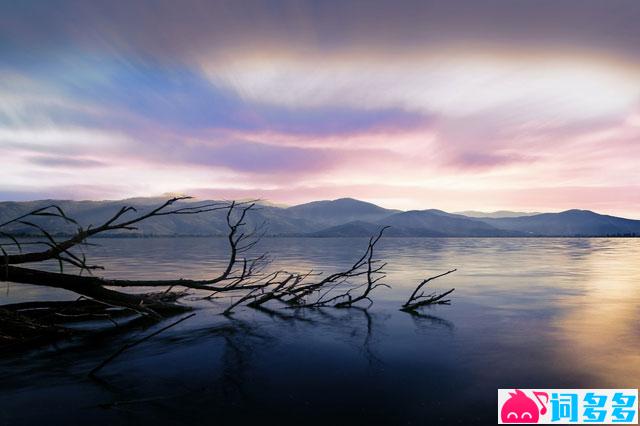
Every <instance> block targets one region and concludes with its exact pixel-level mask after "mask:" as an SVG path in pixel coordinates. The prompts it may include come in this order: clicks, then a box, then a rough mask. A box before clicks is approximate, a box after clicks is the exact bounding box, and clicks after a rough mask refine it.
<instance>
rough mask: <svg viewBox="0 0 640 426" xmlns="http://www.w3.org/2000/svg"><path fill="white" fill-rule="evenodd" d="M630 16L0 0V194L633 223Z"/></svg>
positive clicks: (542, 8) (637, 145) (636, 90)
mask: <svg viewBox="0 0 640 426" xmlns="http://www.w3.org/2000/svg"><path fill="white" fill-rule="evenodd" d="M639 23H640V2H639V1H634V0H629V1H618V0H598V1H590V0H564V1H560V0H536V1H533V0H531V1H522V0H503V1H499V0H486V1H482V2H479V1H476V0H468V1H415V2H410V1H404V2H403V1H388V2H380V1H348V2H347V1H330V0H324V1H265V2H252V1H228V2H227V1H217V2H215V1H180V2H178V1H104V2H98V1H55V0H53V1H47V2H39V1H21V2H15V1H3V0H0V158H1V159H2V163H1V164H2V166H1V169H0V170H1V175H0V176H1V179H0V200H29V199H41V198H72V199H116V198H125V197H132V196H151V195H160V194H164V193H169V192H172V193H173V192H179V193H188V194H191V195H195V196H198V197H202V198H216V199H220V198H248V197H250V198H255V197H258V198H265V199H268V200H271V201H273V202H277V203H284V204H296V203H301V202H306V201H311V200H318V199H333V198H339V197H355V198H359V199H362V200H367V201H371V202H375V203H377V204H380V205H383V206H385V207H393V208H401V209H413V208H439V209H443V210H447V211H458V210H469V209H474V210H484V211H492V210H498V209H511V210H520V211H521V210H526V211H560V210H565V209H569V208H584V209H591V210H596V211H598V212H603V213H609V214H615V215H621V216H627V217H632V218H640V24H639Z"/></svg>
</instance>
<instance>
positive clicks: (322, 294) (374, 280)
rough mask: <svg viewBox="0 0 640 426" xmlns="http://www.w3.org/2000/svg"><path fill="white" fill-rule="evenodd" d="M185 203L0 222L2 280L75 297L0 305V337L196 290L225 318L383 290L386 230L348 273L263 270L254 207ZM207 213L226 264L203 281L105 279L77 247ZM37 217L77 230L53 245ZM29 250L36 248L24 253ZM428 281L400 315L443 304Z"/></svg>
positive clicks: (158, 312)
mask: <svg viewBox="0 0 640 426" xmlns="http://www.w3.org/2000/svg"><path fill="white" fill-rule="evenodd" d="M189 198H190V197H175V198H171V199H169V200H167V201H166V202H164V203H163V204H161V205H159V206H157V207H155V208H151V209H149V211H146V212H138V211H137V210H136V209H135V208H133V207H127V206H125V207H122V208H121V209H120V210H118V211H117V212H115V213H114V214H113V215H112V216H111V217H109V218H108V219H106V220H105V221H104V222H103V223H101V224H99V225H97V226H88V227H83V226H81V225H80V224H79V223H78V222H77V221H76V220H75V219H73V218H72V217H70V216H69V215H67V214H66V212H64V211H63V210H62V209H61V208H60V207H58V206H56V205H50V206H46V207H43V208H40V209H37V210H34V211H31V212H29V213H27V214H24V215H22V216H19V217H17V218H15V219H12V220H9V221H7V222H5V223H1V224H0V238H4V241H5V242H4V243H2V242H1V241H0V243H2V244H0V280H3V281H9V282H12V283H18V284H30V285H38V286H46V287H52V288H59V289H63V290H68V291H71V292H73V293H75V294H77V295H79V296H80V298H79V299H78V300H76V301H69V302H35V303H34V302H31V303H22V304H20V303H19V304H12V305H5V306H0V309H1V310H2V312H4V316H5V317H7V318H11V319H12V321H6V322H5V325H6V324H9V323H11V326H10V327H9V330H0V336H3V335H4V336H5V338H7V337H9V338H10V337H11V336H12V333H13V335H14V336H17V335H20V334H21V333H23V332H24V329H20V327H18V326H17V324H19V323H21V322H22V323H23V325H24V324H26V327H27V329H28V330H34V327H35V328H38V327H42V330H45V329H46V330H47V331H51V330H55V332H56V333H58V332H59V327H58V324H60V323H63V322H66V321H74V320H80V319H82V318H86V319H97V318H103V319H107V320H112V318H113V316H114V315H121V314H123V313H129V314H135V315H139V316H143V317H146V318H150V319H152V320H154V321H157V320H160V319H162V318H165V317H168V316H171V315H175V314H178V313H181V312H185V311H189V310H191V307H190V306H189V305H188V304H184V303H181V300H182V299H183V298H184V296H186V295H188V294H194V293H201V292H206V294H207V295H206V296H203V297H202V299H210V300H211V299H213V298H220V297H225V298H227V299H228V300H229V304H228V305H227V306H226V308H225V309H224V310H223V313H224V314H226V315H231V314H233V312H234V310H235V309H236V308H237V307H239V306H247V307H250V308H255V309H265V306H264V305H265V304H267V303H270V302H279V303H281V304H283V305H285V306H287V307H289V308H291V309H305V308H321V307H336V308H349V307H351V306H353V305H354V304H356V303H359V302H362V301H366V302H368V303H369V305H371V304H372V303H373V300H372V299H371V294H372V292H373V291H374V290H375V289H377V288H378V287H381V286H382V287H389V286H388V285H387V284H384V283H382V282H381V280H382V279H384V278H385V276H386V275H385V274H384V271H383V268H384V267H385V264H384V263H381V262H380V261H379V260H377V259H376V258H375V256H374V251H375V247H376V244H377V243H378V242H379V241H380V239H381V237H382V236H383V233H384V231H385V230H386V227H385V228H382V229H380V231H379V232H378V234H377V235H376V236H374V237H372V238H371V239H370V240H369V242H368V244H367V247H366V249H365V251H364V253H363V254H362V255H361V256H360V257H359V258H358V259H357V260H356V261H355V262H354V263H353V264H352V265H351V266H350V267H349V268H348V269H346V270H343V271H338V272H335V273H332V274H328V275H323V274H321V273H317V272H315V271H308V272H304V273H299V272H287V271H284V270H275V271H273V270H271V271H269V270H268V266H269V263H270V262H269V258H268V256H267V255H266V254H259V255H255V254H253V250H252V249H253V248H254V247H255V246H256V244H257V243H258V242H259V240H260V238H261V237H262V235H263V234H262V229H261V228H262V227H261V226H257V227H256V228H254V229H247V228H248V227H247V224H246V219H247V215H248V214H249V213H250V211H251V210H252V209H254V208H256V204H255V203H254V202H242V203H237V202H228V203H227V202H224V203H219V202H215V203H205V204H202V203H193V202H186V201H187V200H188V199H189ZM209 212H219V213H224V217H225V219H226V225H227V229H228V233H227V236H226V241H227V245H228V248H229V254H228V258H227V260H226V264H225V266H224V267H223V268H222V270H221V271H220V272H218V273H217V274H212V277H211V278H209V279H201V280H193V279H184V278H175V279H169V280H167V279H147V280H121V279H109V278H103V277H99V276H96V275H94V272H95V271H97V270H101V269H103V268H102V267H101V266H100V265H92V264H90V263H88V261H87V259H86V256H85V255H84V253H83V252H82V250H81V249H82V248H83V247H84V246H85V245H86V244H88V243H89V242H88V240H89V239H90V238H91V237H95V236H97V235H99V234H103V235H104V234H108V233H110V232H114V231H128V230H134V229H136V225H137V224H139V223H140V222H142V221H145V220H149V219H151V218H157V217H162V216H170V215H191V214H206V213H209ZM41 218H47V219H52V220H61V221H64V222H66V223H67V224H72V225H74V226H75V227H76V232H75V233H74V234H73V235H71V236H70V237H65V238H63V239H61V240H59V239H57V238H56V237H54V236H53V235H51V234H50V233H49V232H47V230H46V229H45V227H44V226H43V225H42V224H41V223H38V219H41ZM15 225H20V226H23V227H28V228H29V229H31V230H32V231H33V232H34V233H35V235H36V236H38V237H39V238H37V239H36V240H35V241H34V240H33V239H29V240H25V238H24V237H18V236H16V235H14V234H12V232H11V231H10V230H11V229H12V226H15ZM27 247H29V248H31V247H36V249H33V250H31V251H26V250H25V248H27ZM45 261H57V263H58V267H59V268H58V269H59V270H58V271H57V272H51V271H45V270H42V269H36V268H33V267H27V266H25V265H33V264H39V263H41V262H45ZM69 267H72V268H74V269H75V271H76V273H68V272H67V271H65V268H69ZM450 272H452V271H450ZM448 273H449V272H448ZM443 275H446V274H443ZM433 278H437V277H433ZM433 278H431V279H428V280H425V281H423V282H422V283H421V284H420V285H419V286H418V288H416V290H415V291H414V292H413V294H412V295H411V298H410V299H409V301H408V302H407V303H406V304H405V305H403V309H404V310H407V311H409V310H415V309H417V308H419V307H421V306H425V305H427V304H433V303H444V301H443V297H444V296H446V295H448V294H449V293H451V291H453V290H450V291H449V292H447V293H445V294H443V295H432V296H431V297H427V298H425V297H424V295H423V294H420V295H418V291H419V290H420V289H421V288H422V287H423V286H424V285H425V284H426V283H427V282H428V281H430V280H432V279H433ZM360 281H362V282H360ZM127 288H136V289H138V288H148V289H158V290H156V291H152V292H145V293H136V292H126V291H125V289H127ZM5 328H6V327H5ZM14 328H15V330H13V329H14ZM18 329H20V330H18ZM12 330H13V331H12ZM16 330H18V331H16ZM27 334H28V333H27Z"/></svg>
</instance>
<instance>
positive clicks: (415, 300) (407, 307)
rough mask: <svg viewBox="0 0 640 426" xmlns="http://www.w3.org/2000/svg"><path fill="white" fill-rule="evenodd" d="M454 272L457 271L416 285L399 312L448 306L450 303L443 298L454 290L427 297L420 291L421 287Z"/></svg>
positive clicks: (431, 294) (427, 279)
mask: <svg viewBox="0 0 640 426" xmlns="http://www.w3.org/2000/svg"><path fill="white" fill-rule="evenodd" d="M455 271H457V269H452V270H450V271H447V272H445V273H442V274H440V275H436V276H433V277H430V278H426V279H424V280H422V281H421V282H420V284H418V286H417V287H416V288H415V290H413V293H411V296H409V300H407V301H406V302H405V304H404V305H402V308H401V309H400V310H402V311H415V310H416V309H417V308H419V307H421V306H426V305H446V304H449V303H450V302H451V301H450V300H448V299H444V298H445V297H447V296H448V295H449V294H451V293H452V292H453V291H454V290H455V288H452V289H451V290H449V291H446V292H444V293H441V294H437V293H430V294H427V295H425V294H424V292H423V291H421V289H422V287H424V286H425V285H427V284H428V283H429V282H431V281H433V280H435V279H436V278H440V277H444V276H445V275H449V274H451V273H453V272H455ZM418 292H420V294H418Z"/></svg>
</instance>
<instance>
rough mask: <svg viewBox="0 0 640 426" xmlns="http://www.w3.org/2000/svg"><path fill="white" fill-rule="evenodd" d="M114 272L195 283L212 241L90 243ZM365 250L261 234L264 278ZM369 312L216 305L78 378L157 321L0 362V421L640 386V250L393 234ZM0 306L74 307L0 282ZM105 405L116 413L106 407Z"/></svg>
mask: <svg viewBox="0 0 640 426" xmlns="http://www.w3.org/2000/svg"><path fill="white" fill-rule="evenodd" d="M98 242H99V243H100V244H101V247H93V248H91V249H90V250H89V253H90V254H91V257H92V258H93V259H95V260H96V261H97V262H98V263H101V264H103V265H105V266H106V267H107V271H106V272H105V275H107V276H111V277H133V278H149V277H167V278H168V277H174V276H175V275H176V271H180V273H179V275H180V276H182V277H193V278H201V277H206V276H207V275H208V273H209V272H208V271H212V270H214V269H216V268H219V267H220V265H221V264H222V262H223V257H224V254H225V251H224V241H223V240H221V239H201V238H193V239H187V238H185V239H149V240H136V239H131V240H128V239H127V240H120V239H118V240H110V239H105V240H98ZM363 245H366V241H365V240H363V239H267V240H265V241H263V243H262V249H263V250H266V251H268V252H270V253H271V255H272V256H273V257H274V258H276V259H277V262H276V264H275V265H274V266H275V267H283V268H286V269H288V270H300V271H303V270H308V269H314V270H321V271H327V272H330V271H332V270H335V269H336V268H340V267H343V266H346V265H348V264H349V263H350V262H352V261H353V260H354V258H355V257H357V255H358V254H359V253H360V252H361V250H362V248H363ZM378 255H379V258H381V259H384V260H385V261H388V262H389V266H388V267H387V271H388V278H387V280H386V282H387V283H388V284H390V285H391V286H392V287H393V288H392V289H391V290H388V289H384V288H380V289H378V290H377V292H376V294H375V295H374V299H375V304H374V305H373V306H372V307H371V308H370V309H369V310H368V311H363V310H358V309H342V310H338V309H330V308H328V309H323V310H321V311H306V312H304V313H303V314H302V315H300V316H299V317H297V318H296V319H292V318H291V315H292V314H293V312H292V311H291V310H279V311H278V312H280V313H283V314H284V315H269V314H268V313H263V312H258V311H254V310H247V309H243V310H241V311H239V312H238V313H237V314H236V315H235V316H234V317H233V319H227V318H225V317H223V316H220V315H218V312H220V310H221V307H224V305H225V304H226V303H227V302H224V301H216V302H215V303H203V302H191V303H196V304H197V305H198V306H199V307H200V309H199V310H197V315H196V317H194V318H192V319H189V320H187V321H186V322H184V323H182V324H180V325H179V326H177V327H174V328H173V329H171V330H169V331H167V332H166V333H163V334H160V335H159V336H157V337H155V338H153V339H152V340H150V341H148V342H146V343H144V344H142V345H140V346H138V347H136V348H134V349H132V350H131V351H130V352H127V353H125V354H124V355H123V356H121V357H120V358H119V359H117V360H116V361H114V362H113V363H112V364H109V365H108V366H107V367H106V368H105V369H104V370H103V371H102V372H101V378H102V379H103V381H95V380H91V379H88V378H87V377H86V373H87V371H89V370H90V369H91V368H93V367H94V366H95V365H96V364H97V363H99V362H100V361H101V360H102V359H104V358H105V357H106V356H107V355H109V354H110V353H112V352H113V351H114V350H115V349H117V348H119V347H120V346H122V345H123V344H124V343H126V342H127V341H129V340H131V339H133V338H136V337H139V336H142V335H145V334H148V333H149V332H151V331H152V330H154V329H155V328H158V327H155V328H152V329H149V330H140V331H136V332H132V333H131V334H128V335H124V336H118V337H116V338H110V339H102V340H98V341H92V342H91V344H90V345H83V346H81V345H69V344H65V345H60V346H59V347H50V348H47V349H46V350H38V351H34V352H32V353H29V354H27V355H24V354H20V355H19V356H18V355H16V354H4V355H2V357H1V358H0V374H1V377H2V381H1V382H0V395H1V398H0V424H6V425H20V424H36V422H39V423H42V422H45V421H46V422H47V423H48V424H79V423H80V422H87V423H89V422H90V423H91V424H92V425H98V424H110V425H113V424H116V423H117V424H145V423H150V422H152V421H153V422H154V423H155V424H174V425H175V424H208V425H218V424H241V423H249V422H256V421H260V422H261V423H263V424H271V423H273V424H291V423H294V422H295V423H298V424H315V423H318V424H415V425H424V424H455V423H460V424H495V419H496V389H497V388H500V387H523V388H533V387H541V388H554V387H563V388H580V387H590V388H606V387H617V388H635V387H638V385H639V384H640V262H639V261H638V259H640V239H394V238H388V239H386V240H384V241H382V243H381V244H380V247H379V250H378ZM451 268H458V272H456V273H454V274H452V275H449V276H447V277H445V278H442V279H439V280H436V281H435V282H434V283H433V288H434V289H439V290H446V289H449V288H451V287H455V288H456V291H455V292H454V293H453V295H452V299H453V300H452V304H451V305H450V306H437V307H432V308H427V309H424V310H423V311H422V313H423V315H422V316H420V317H412V316H410V315H408V314H406V313H404V312H400V311H398V310H397V308H398V306H399V305H400V303H401V302H402V301H404V299H405V298H406V297H407V296H408V294H409V293H410V292H411V290H412V289H413V287H414V286H415V285H416V284H417V282H418V281H419V280H420V279H421V278H423V277H425V276H429V275H435V274H437V273H440V272H443V271H446V270H448V269H451ZM0 285H2V286H4V288H0V290H1V291H0V294H1V296H0V297H1V299H0V301H1V302H2V303H11V302H15V301H24V300H32V299H33V300H36V299H38V298H41V297H42V296H43V295H46V296H47V298H49V299H54V298H56V299H65V298H71V297H73V295H70V294H65V293H64V292H52V291H50V290H43V289H41V288H37V287H27V286H19V285H17V284H13V285H9V286H7V283H1V284H0ZM113 403H116V404H115V405H114V404H113Z"/></svg>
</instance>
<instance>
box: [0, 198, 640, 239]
mask: <svg viewBox="0 0 640 426" xmlns="http://www.w3.org/2000/svg"><path fill="white" fill-rule="evenodd" d="M162 201H164V199H163V198H158V197H153V198H131V199H127V200H104V201H90V200H85V201H73V200H52V199H48V200H37V201H18V202H16V201H3V202H0V223H4V222H5V221H7V220H10V219H13V218H14V217H17V216H20V215H21V214H25V213H27V212H29V211H31V210H34V209H36V208H40V207H43V206H46V205H51V204H56V205H59V206H60V207H61V208H62V209H63V210H65V212H66V213H67V214H68V215H69V216H71V217H74V218H76V219H78V221H79V222H80V223H81V224H82V225H83V226H89V225H96V224H98V223H100V222H102V221H105V220H106V219H107V218H109V217H110V216H111V215H113V214H114V213H115V212H116V211H117V210H118V209H119V208H120V207H122V206H123V205H132V206H133V207H136V208H137V209H139V210H140V211H144V210H145V209H150V208H151V207H152V206H156V205H158V204H160V203H161V202H162ZM208 202H215V201H214V200H188V201H181V202H179V203H178V205H182V204H184V205H191V204H193V203H208ZM257 207H258V208H256V209H255V210H254V211H252V212H251V213H250V214H249V215H248V216H247V220H246V222H247V225H248V226H249V227H254V226H258V225H260V224H262V223H266V224H267V228H266V235H267V236H297V237H300V236H304V237H368V236H371V235H372V234H373V233H375V232H377V231H378V230H379V229H380V228H381V227H383V226H390V229H389V230H388V231H387V233H386V235H388V236H392V237H393V236H397V237H550V236H558V237H574V236H578V237H579V236H585V237H586V236H589V237H592V236H640V220H633V219H626V218H621V217H616V216H611V215H603V214H598V213H595V212H592V211H590V210H579V209H571V210H566V211H563V212H559V213H538V214H528V215H526V216H506V217H505V216H502V217H477V216H465V215H463V214H460V213H448V212H445V211H442V210H438V209H424V210H408V211H401V210H395V209H386V208H383V207H380V206H378V205H376V204H373V203H369V202H366V201H361V200H357V199H354V198H339V199H336V200H320V201H312V202H310V203H304V204H299V205H296V206H290V207H282V206H278V205H273V204H271V203H266V202H265V203H263V202H258V206H257ZM37 222H38V223H39V224H41V225H42V226H43V227H45V229H47V230H48V231H50V232H51V233H52V234H57V235H70V234H73V232H74V230H75V226H74V225H71V224H62V223H60V221H59V220H55V219H54V218H47V217H45V218H37ZM3 231H10V232H12V233H16V234H28V233H29V232H30V230H29V229H28V227H26V226H22V227H21V226H20V225H15V224H14V225H12V226H10V227H9V228H6V227H5V229H3ZM226 232H227V230H226V221H225V217H224V212H221V211H220V212H210V213H204V214H198V215H176V216H164V217H160V218H152V219H150V220H148V221H145V222H143V223H141V224H140V227H139V229H138V230H136V231H132V232H126V233H125V232H118V233H112V234H109V235H108V236H114V237H115V236H119V237H120V236H131V237H154V236H222V235H225V234H226Z"/></svg>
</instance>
